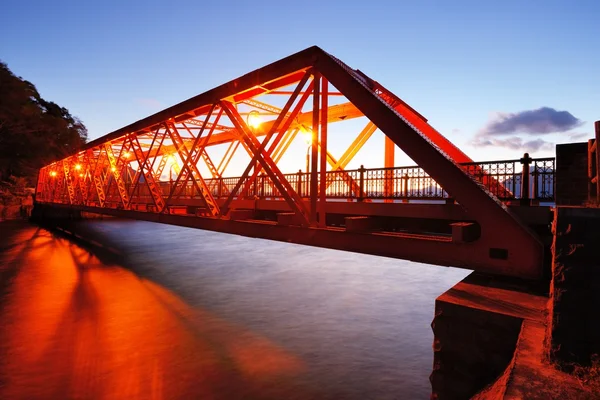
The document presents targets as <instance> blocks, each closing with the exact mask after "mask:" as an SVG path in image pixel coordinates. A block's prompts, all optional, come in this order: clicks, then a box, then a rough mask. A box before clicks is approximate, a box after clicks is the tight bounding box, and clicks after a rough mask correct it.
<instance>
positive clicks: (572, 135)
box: [569, 133, 592, 140]
mask: <svg viewBox="0 0 600 400" xmlns="http://www.w3.org/2000/svg"><path fill="white" fill-rule="evenodd" d="M587 137H589V138H591V137H592V135H589V134H587V133H569V139H571V140H581V139H585V138H587Z"/></svg>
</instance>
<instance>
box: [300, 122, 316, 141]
mask: <svg viewBox="0 0 600 400" xmlns="http://www.w3.org/2000/svg"><path fill="white" fill-rule="evenodd" d="M300 131H301V132H302V137H303V138H304V141H305V142H306V144H312V141H313V131H312V129H310V128H307V127H305V126H304V125H300Z"/></svg>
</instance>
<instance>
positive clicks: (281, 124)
mask: <svg viewBox="0 0 600 400" xmlns="http://www.w3.org/2000/svg"><path fill="white" fill-rule="evenodd" d="M348 121H354V122H355V124H354V125H353V129H355V132H354V133H355V135H356V136H355V137H354V139H353V140H352V141H351V143H350V144H349V146H348V147H347V148H346V149H345V151H343V152H342V153H341V154H339V155H336V154H332V152H331V150H330V149H329V146H328V141H329V140H330V139H331V138H330V137H329V136H332V137H333V136H334V135H335V134H337V133H335V132H334V131H335V129H334V127H335V126H337V125H336V124H338V123H339V124H340V125H344V124H348ZM344 126H348V125H344ZM378 129H379V131H381V132H382V133H383V134H384V135H385V148H384V149H382V157H381V160H383V161H384V162H383V164H384V165H383V168H372V167H373V166H372V165H371V166H370V165H366V166H365V167H361V168H359V169H352V170H349V169H348V166H349V165H350V163H351V162H352V160H353V159H354V158H355V156H356V154H357V153H358V152H359V151H360V149H361V148H363V146H364V144H365V143H366V142H367V141H368V140H369V139H370V138H371V137H372V135H373V134H374V133H375V132H376V131H377V130H378ZM349 133H350V132H348V131H345V132H344V135H348V134H349ZM303 138H305V139H307V140H308V143H307V144H306V145H302V144H300V145H299V146H298V145H297V144H298V143H299V142H302V139H303ZM306 146H308V149H307V147H306ZM396 147H398V148H400V150H402V151H403V152H404V153H405V154H406V155H407V156H408V157H409V158H410V159H412V160H414V161H415V162H416V163H417V164H418V166H415V167H397V166H395V165H394V151H395V148H396ZM294 148H295V149H298V148H302V149H304V152H306V151H308V153H307V157H308V159H307V171H304V170H301V171H298V172H294V171H282V170H281V169H280V166H281V165H283V160H284V159H285V158H286V155H287V154H288V153H289V152H290V151H291V150H290V149H294ZM296 151H297V150H296ZM234 159H235V160H236V161H235V162H234V161H232V160H234ZM378 161H379V160H378ZM234 163H235V164H236V165H240V164H242V165H245V166H246V167H245V169H244V170H243V173H242V174H241V175H240V176H238V177H230V176H231V175H232V174H228V171H229V170H230V168H231V165H233V164H234ZM532 167H533V174H534V178H532V179H530V180H529V181H530V182H531V183H532V184H533V186H534V187H533V188H532V189H530V190H529V191H528V192H529V193H533V196H532V197H533V198H539V199H544V200H551V198H552V195H553V171H554V167H553V161H552V160H550V159H546V160H534V162H533V164H532ZM519 169H520V164H519V162H518V161H516V160H509V161H501V162H489V163H481V162H479V163H475V162H473V160H471V159H470V158H469V157H468V156H467V155H465V154H464V153H463V152H462V151H461V150H460V149H458V148H457V147H455V146H454V145H452V143H451V142H450V141H449V140H448V139H446V138H445V137H444V136H442V135H441V134H440V133H439V132H437V131H436V130H435V129H434V128H433V127H431V125H429V124H428V123H427V120H426V119H425V118H424V117H423V116H422V115H421V114H419V113H417V112H416V111H415V110H414V109H412V108H411V107H410V106H409V105H408V104H406V103H405V102H404V101H402V100H401V99H400V98H399V97H397V96H396V95H394V94H393V93H391V92H390V91H389V90H387V89H386V88H384V87H383V86H382V85H381V84H379V83H378V82H376V81H374V80H372V79H371V78H369V77H368V76H366V75H365V74H364V73H362V72H361V71H359V70H354V69H351V68H350V67H348V66H347V65H346V64H344V63H343V62H341V61H340V60H338V59H336V58H335V57H333V56H331V55H330V54H328V53H326V52H324V51H323V50H321V49H319V48H318V47H311V48H309V49H306V50H303V51H301V52H299V53H297V54H294V55H292V56H290V57H287V58H285V59H282V60H280V61H277V62H275V63H273V64H270V65H267V66H266V67H263V68H261V69H258V70H256V71H253V72H251V73H249V74H246V75H244V76H242V77H240V78H238V79H235V80H233V81H231V82H229V83H226V84H224V85H221V86H219V87H217V88H215V89H212V90H210V91H208V92H205V93H203V94H200V95H198V96H196V97H193V98H191V99H188V100H186V101H184V102H182V103H180V104H177V105H175V106H172V107H170V108H167V109H165V110H163V111H161V112H159V113H157V114H154V115H152V116H150V117H148V118H145V119H143V120H140V121H138V122H136V123H134V124H132V125H129V126H126V127H124V128H122V129H119V130H117V131H115V132H113V133H110V134H108V135H106V136H104V137H102V138H99V139H96V140H94V141H92V142H91V143H89V144H88V145H87V146H86V147H85V148H84V149H82V151H81V152H79V153H77V154H73V155H71V156H70V157H67V158H65V159H64V160H60V161H57V162H55V163H53V164H51V165H48V166H46V167H44V168H42V169H41V170H40V174H39V180H38V186H37V201H38V202H39V203H48V204H55V205H64V206H68V207H70V208H75V209H80V210H87V211H94V212H104V213H112V214H115V213H116V211H114V210H119V211H126V212H129V214H126V215H128V216H133V217H139V218H147V217H145V216H144V215H147V214H148V213H152V214H156V215H158V216H157V217H153V220H164V218H163V217H162V216H165V215H174V214H176V215H182V216H187V217H189V218H196V219H195V221H196V222H194V224H196V225H197V224H201V225H202V224H204V225H202V226H205V227H207V229H214V230H222V231H231V230H236V229H242V228H240V227H239V225H235V224H233V220H237V219H239V218H241V217H240V215H242V214H240V213H239V212H238V211H239V210H246V211H248V212H247V213H245V214H243V215H245V216H248V215H250V216H253V217H252V218H255V219H259V217H257V216H256V215H255V214H253V213H252V212H251V211H252V210H253V209H252V208H249V207H250V205H249V204H250V203H248V200H249V199H254V200H257V199H277V200H279V201H281V202H282V204H283V205H281V206H278V207H279V208H278V209H281V210H284V211H285V212H286V213H288V214H290V215H293V218H291V219H290V218H288V219H285V220H286V221H288V220H289V221H291V222H290V223H291V224H292V225H295V226H298V227H299V229H308V230H309V231H306V232H311V234H310V235H313V233H314V231H312V230H311V229H317V228H318V229H321V230H327V229H330V227H329V226H328V224H327V210H328V207H330V205H329V203H331V204H333V203H336V204H339V203H340V200H350V201H354V202H369V201H372V202H376V201H379V200H381V202H386V203H390V202H392V203H393V202H394V200H404V201H406V200H417V199H427V200H445V199H448V198H451V199H452V201H456V202H457V203H458V204H460V206H461V207H464V209H465V210H466V211H467V212H468V215H469V219H470V220H471V221H476V223H477V224H478V225H479V226H480V227H481V229H480V232H481V234H480V238H479V239H478V240H477V241H476V243H474V244H469V245H467V244H462V245H461V246H458V245H455V246H453V247H452V249H453V250H452V251H453V252H454V253H453V254H454V255H453V256H452V257H451V258H449V260H455V261H448V263H451V264H453V265H462V264H461V262H462V261H461V260H463V258H464V257H467V255H468V257H469V259H470V260H471V261H469V262H470V263H471V264H473V263H475V264H477V265H482V266H483V267H486V268H487V267H489V268H501V269H503V271H504V272H503V273H506V274H508V275H517V274H518V275H528V276H537V275H538V273H539V268H540V264H541V261H540V260H541V255H542V253H543V252H542V250H541V244H540V242H539V240H538V238H537V237H536V235H535V234H534V233H533V232H531V231H530V230H529V229H528V228H526V227H525V226H524V225H523V224H522V223H521V222H520V221H519V220H517V219H515V217H514V216H513V215H512V214H510V213H508V212H507V211H506V207H505V206H504V204H502V202H501V201H500V200H510V199H515V198H518V197H519V194H518V192H519V190H518V188H519V176H520V175H519V174H520V172H519ZM396 203H397V204H396V205H394V207H396V206H397V207H402V204H400V203H401V202H399V201H398V202H396ZM254 207H255V206H254ZM331 207H333V206H331ZM329 209H330V208H329ZM140 213H144V214H140ZM119 215H122V214H119ZM202 218H204V219H202ZM252 218H248V217H246V219H250V220H252ZM282 220H283V219H282ZM208 221H212V222H208ZM215 221H220V222H218V223H217V222H215ZM229 222H231V224H229ZM255 222H256V227H254V228H253V229H254V230H249V231H243V232H244V233H243V234H249V233H247V232H252V234H253V235H259V233H256V232H260V230H261V229H267V228H265V226H266V225H265V221H255ZM259 222H260V224H262V225H260V224H259ZM259 225H260V227H258V226H259ZM244 226H246V225H244ZM244 229H245V228H244ZM297 232H304V231H302V230H300V231H297ZM263 236H264V235H263ZM313 236H314V235H313ZM306 237H307V238H308V237H312V236H306ZM282 240H283V239H282ZM286 240H292V239H286ZM307 240H308V239H307ZM311 240H312V239H311ZM397 240H401V239H400V238H398V239H397ZM415 240H416V239H415ZM430 242H431V243H430ZM442 242H444V241H443V240H442V241H440V242H439V243H442ZM419 243H420V244H419V246H430V245H432V243H433V242H432V241H429V242H419ZM439 243H438V244H437V245H440V244H439ZM473 246H475V247H474V248H475V249H476V250H473V249H472V248H471V247H473ZM412 247H413V248H414V246H412ZM496 247H497V248H501V249H503V250H502V251H501V252H500V254H507V255H506V257H504V256H503V257H500V258H499V259H493V257H491V256H490V254H491V253H490V248H496ZM409 250H412V249H409ZM504 250H506V252H505V251H504ZM407 251H408V250H407ZM432 253H435V251H432ZM494 254H495V253H494ZM517 254H519V260H516V259H515V256H516V255H517ZM461 257H463V258H461ZM473 259H475V260H476V261H472V260H473ZM435 262H446V261H443V260H438V261H435ZM490 266H493V267H490Z"/></svg>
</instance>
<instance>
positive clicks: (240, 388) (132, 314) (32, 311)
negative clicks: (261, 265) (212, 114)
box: [0, 224, 322, 399]
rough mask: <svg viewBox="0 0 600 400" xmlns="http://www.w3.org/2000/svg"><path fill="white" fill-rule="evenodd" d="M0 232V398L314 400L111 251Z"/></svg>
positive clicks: (291, 375) (259, 349) (263, 357)
mask: <svg viewBox="0 0 600 400" xmlns="http://www.w3.org/2000/svg"><path fill="white" fill-rule="evenodd" d="M0 229H3V230H4V231H3V233H6V235H5V238H6V240H5V241H3V243H2V245H1V248H0V265H2V267H1V268H0V274H1V275H0V279H1V281H0V299H2V303H1V304H0V326H1V327H2V328H1V329H0V355H1V356H2V357H1V359H0V398H7V399H8V398H29V399H36V398H88V399H95V398H140V399H142V398H143V399H162V398H169V399H171V398H174V399H176V398H265V399H270V398H272V399H279V398H314V397H322V396H320V395H318V393H316V392H315V389H313V388H309V387H307V386H306V385H303V384H302V383H300V382H302V380H298V379H297V378H298V377H299V376H301V375H302V374H303V372H304V370H305V366H304V364H303V362H302V361H301V360H299V359H298V358H297V357H296V356H295V355H294V354H291V353H290V352H289V351H287V350H286V349H284V348H282V347H280V346H278V345H277V344H275V343H273V342H272V341H270V340H269V339H267V338H265V337H263V336H261V335H259V334H257V333H255V332H252V331H249V330H248V329H246V328H244V327H243V326H240V325H237V324H233V323H231V322H229V321H225V320H224V319H222V318H220V317H219V316H218V315H215V314H214V313H211V312H209V311H207V310H204V309H202V308H200V307H192V306H190V305H189V304H188V303H186V302H185V301H184V300H182V299H181V298H180V297H179V296H177V295H176V294H175V293H173V292H172V291H170V290H168V289H166V288H164V287H162V286H161V285H160V284H158V283H156V282H153V281H150V280H148V279H146V278H143V277H141V276H138V275H136V274H135V273H134V272H132V269H130V268H131V267H133V266H132V265H131V263H130V262H129V260H128V259H127V257H125V256H124V255H123V253H120V252H119V249H118V248H112V246H110V247H109V246H106V245H102V244H101V243H100V241H96V242H86V241H84V240H81V239H80V238H78V237H77V236H72V237H71V239H72V240H67V236H68V234H66V233H65V231H63V232H60V231H53V232H50V231H48V230H45V229H42V228H40V227H36V226H32V225H23V224H21V225H17V224H15V225H14V226H11V227H10V229H9V227H0ZM67 231H68V230H67ZM81 233H83V232H79V233H78V234H81Z"/></svg>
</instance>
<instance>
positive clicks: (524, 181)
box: [519, 153, 532, 206]
mask: <svg viewBox="0 0 600 400" xmlns="http://www.w3.org/2000/svg"><path fill="white" fill-rule="evenodd" d="M519 161H520V162H521V165H523V170H522V171H521V205H522V206H528V205H529V204H530V201H529V199H530V196H529V166H530V165H531V161H532V159H531V157H529V153H525V154H523V158H521V159H520V160H519Z"/></svg>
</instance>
